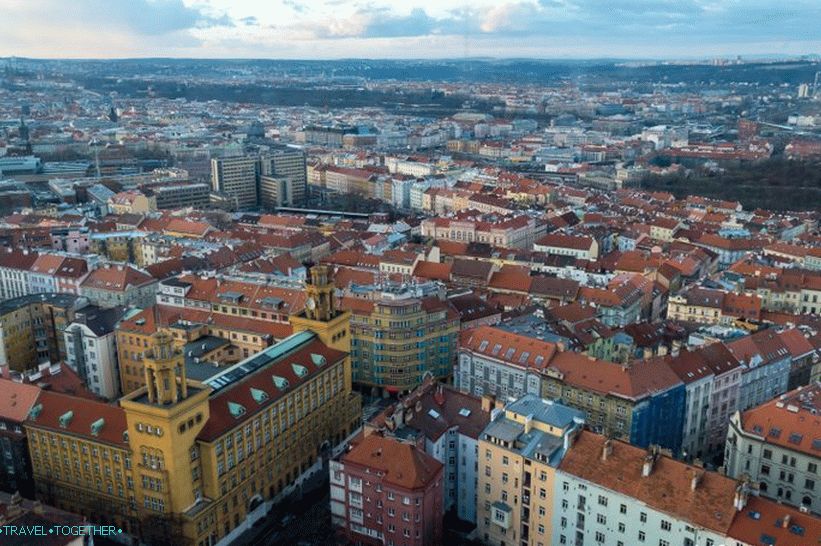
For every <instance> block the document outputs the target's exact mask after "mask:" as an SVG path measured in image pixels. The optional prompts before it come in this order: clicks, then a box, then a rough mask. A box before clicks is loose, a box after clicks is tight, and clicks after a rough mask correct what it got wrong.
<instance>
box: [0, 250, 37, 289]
mask: <svg viewBox="0 0 821 546" xmlns="http://www.w3.org/2000/svg"><path fill="white" fill-rule="evenodd" d="M37 258H38V254H37V253H36V252H29V251H28V250H15V249H4V250H2V251H0V299H3V300H7V299H11V298H19V297H20V296H25V295H28V294H31V281H30V276H31V266H32V265H34V262H35V261H37Z"/></svg>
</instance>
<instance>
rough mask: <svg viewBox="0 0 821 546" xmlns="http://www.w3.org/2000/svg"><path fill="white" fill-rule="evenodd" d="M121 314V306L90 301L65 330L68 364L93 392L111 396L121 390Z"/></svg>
mask: <svg viewBox="0 0 821 546" xmlns="http://www.w3.org/2000/svg"><path fill="white" fill-rule="evenodd" d="M122 315H123V310H122V308H117V307H110V308H107V309H103V308H99V307H97V306H95V305H88V306H86V307H84V308H83V309H82V310H80V311H77V312H76V313H75V314H74V320H73V321H72V322H71V324H69V325H67V326H66V327H65V329H64V330H63V336H64V338H65V346H66V364H68V365H69V366H70V367H71V369H72V370H74V371H75V372H77V375H79V376H80V378H81V379H82V380H83V382H84V383H85V384H86V386H87V387H88V388H89V389H90V390H91V391H92V392H94V393H95V394H97V395H98V396H101V397H103V398H107V399H109V400H112V399H115V398H117V396H118V395H119V394H120V374H119V366H118V361H117V348H116V342H115V340H116V334H115V331H114V327H115V325H116V324H117V322H118V321H119V320H120V318H121V317H122Z"/></svg>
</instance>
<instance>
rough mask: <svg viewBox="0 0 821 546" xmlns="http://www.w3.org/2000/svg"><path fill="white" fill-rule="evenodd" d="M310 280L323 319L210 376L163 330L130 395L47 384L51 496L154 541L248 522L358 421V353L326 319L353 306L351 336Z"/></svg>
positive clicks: (37, 470) (45, 477)
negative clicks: (77, 391) (354, 383)
mask: <svg viewBox="0 0 821 546" xmlns="http://www.w3.org/2000/svg"><path fill="white" fill-rule="evenodd" d="M315 278H316V277H315ZM312 291H313V292H315V293H316V295H317V296H318V297H319V298H321V302H322V304H323V306H324V307H322V308H323V310H324V311H327V313H324V314H322V315H311V316H308V317H304V316H303V317H301V318H302V323H301V324H302V325H315V326H317V331H311V330H308V329H305V330H302V331H299V332H298V333H295V334H293V335H292V336H290V337H288V338H286V339H285V340H283V341H282V342H280V343H278V344H276V345H273V346H271V347H269V348H267V349H266V350H264V351H262V352H260V353H257V354H254V355H252V356H250V357H249V358H247V359H244V360H242V361H240V362H238V363H237V364H235V365H233V366H230V367H228V368H226V369H224V370H221V371H220V372H219V373H218V374H216V375H214V376H212V377H210V378H209V379H207V380H206V381H204V382H199V381H194V380H191V379H188V377H187V375H186V367H185V366H184V358H185V357H184V355H183V353H182V351H181V350H180V349H178V348H177V347H176V346H175V344H174V338H173V336H172V335H171V334H170V333H169V332H168V331H166V330H160V331H159V332H157V333H155V334H154V335H153V343H152V344H151V345H152V347H153V348H152V349H151V350H149V351H147V352H146V353H145V354H144V356H143V358H142V361H143V365H144V386H143V387H141V388H139V389H137V390H136V391H133V392H131V393H129V394H128V395H126V396H125V397H124V398H122V399H121V400H120V404H119V406H111V405H106V404H100V403H96V402H91V401H88V400H81V399H77V398H74V397H70V396H63V395H57V394H55V393H51V392H43V393H41V396H40V398H39V399H38V403H37V404H36V405H35V407H34V408H32V411H31V412H30V417H29V420H28V422H27V425H26V426H27V429H28V431H29V434H30V435H32V436H35V435H36V438H37V440H36V445H34V444H32V456H33V459H32V465H33V468H34V474H35V480H36V483H37V486H38V495H39V496H40V498H42V499H43V500H46V499H48V500H49V502H52V503H56V504H57V505H58V506H61V505H71V506H72V507H73V509H74V510H75V511H77V512H79V513H80V514H83V515H86V516H92V515H93V518H94V521H95V522H98V521H99V522H108V521H112V522H115V524H117V525H121V526H124V527H123V528H124V529H128V530H129V532H131V533H132V534H134V535H136V536H137V537H139V539H140V540H141V541H143V542H145V543H149V544H175V545H176V544H185V545H203V544H216V543H217V542H219V541H220V540H224V541H225V542H226V543H228V542H231V541H232V540H234V539H235V538H236V537H237V536H239V534H241V533H242V532H244V531H245V530H247V529H248V528H250V526H251V525H252V524H253V523H254V522H255V521H256V520H257V519H259V518H260V517H262V516H264V515H265V514H266V513H267V511H268V509H269V508H270V506H271V502H272V501H273V500H274V499H279V498H281V497H283V496H284V495H286V494H288V493H289V492H290V491H292V490H293V487H294V484H295V483H297V482H298V481H300V480H302V479H304V476H305V475H306V472H317V471H319V469H320V468H321V464H322V463H321V460H320V458H321V457H324V456H329V455H330V454H331V450H332V448H333V447H334V446H336V445H338V444H340V443H341V442H343V440H345V439H346V438H348V437H349V436H350V435H351V434H352V433H353V432H355V431H356V430H357V428H358V427H359V426H360V418H361V417H360V416H361V403H360V400H359V397H358V396H357V395H356V394H354V393H353V392H352V391H351V383H350V377H351V374H350V359H349V356H348V354H347V353H346V352H344V351H341V350H338V349H335V348H333V347H331V346H330V345H329V344H331V343H337V342H338V339H334V338H333V336H334V335H335V334H336V333H338V332H337V331H336V330H335V329H334V328H335V326H337V325H336V324H333V320H330V321H328V320H324V319H328V318H330V319H333V318H335V317H342V318H343V324H342V325H341V328H342V330H343V331H345V333H346V336H345V337H346V338H347V329H348V327H347V321H346V320H344V319H347V314H345V313H338V312H337V311H336V309H335V307H334V306H333V303H332V301H331V300H330V298H329V289H328V287H327V286H324V285H323V286H313V285H312ZM326 303H327V305H325V304H326ZM337 344H338V343H337ZM297 423H299V425H298V426H297ZM308 424H310V425H308ZM35 433H36V434H35ZM30 437H31V436H30ZM92 469H93V470H92ZM439 498H440V499H441V497H439Z"/></svg>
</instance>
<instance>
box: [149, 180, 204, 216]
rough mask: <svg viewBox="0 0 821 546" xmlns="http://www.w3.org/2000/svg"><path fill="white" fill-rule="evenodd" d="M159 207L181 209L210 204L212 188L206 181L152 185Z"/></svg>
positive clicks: (202, 206)
mask: <svg viewBox="0 0 821 546" xmlns="http://www.w3.org/2000/svg"><path fill="white" fill-rule="evenodd" d="M151 191H153V192H154V196H155V197H156V199H157V208H158V209H161V210H162V209H181V208H185V207H194V208H199V209H202V208H205V207H206V206H208V203H209V201H210V195H211V188H210V186H209V185H208V184H206V183H204V182H203V183H185V184H173V185H168V186H152V188H151Z"/></svg>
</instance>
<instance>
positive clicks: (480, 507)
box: [476, 394, 584, 546]
mask: <svg viewBox="0 0 821 546" xmlns="http://www.w3.org/2000/svg"><path fill="white" fill-rule="evenodd" d="M583 425H584V413H582V412H581V411H578V410H575V409H572V408H569V407H567V406H563V405H561V404H558V403H556V402H552V401H548V400H543V399H541V398H539V397H537V396H534V395H530V394H528V395H525V396H524V397H522V398H520V399H519V400H517V401H516V402H513V403H511V404H508V406H507V407H506V408H504V410H496V411H494V413H493V414H492V420H491V422H490V424H488V426H487V427H485V429H484V430H483V431H482V433H481V434H480V436H479V456H478V467H479V472H478V474H479V480H478V487H477V506H476V523H477V528H476V533H477V538H479V539H480V540H481V541H482V542H484V543H485V544H510V545H514V544H515V545H528V546H545V545H549V544H550V543H551V542H550V537H551V533H552V529H551V524H550V521H551V517H552V514H553V512H554V506H553V502H554V495H553V490H554V477H555V471H556V466H557V465H558V463H559V462H560V461H561V458H562V456H563V455H564V452H565V451H566V449H567V447H568V445H569V444H570V442H571V438H572V436H573V435H575V434H576V433H577V432H578V431H579V430H580V429H581V428H582V427H583Z"/></svg>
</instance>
